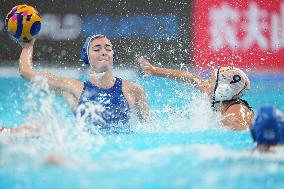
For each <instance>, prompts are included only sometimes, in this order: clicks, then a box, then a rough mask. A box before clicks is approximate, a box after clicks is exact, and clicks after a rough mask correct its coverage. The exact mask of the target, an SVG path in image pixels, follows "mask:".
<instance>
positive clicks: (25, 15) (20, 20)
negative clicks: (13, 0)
mask: <svg viewBox="0 0 284 189" xmlns="http://www.w3.org/2000/svg"><path fill="white" fill-rule="evenodd" d="M41 22H42V19H41V17H40V14H39V12H38V11H37V10H36V9H35V8H33V7H32V6H28V5H17V6H15V7H13V9H12V10H11V11H10V12H9V13H8V14H7V16H6V19H5V28H6V31H7V32H8V33H9V35H10V36H11V37H12V38H13V39H14V40H17V41H23V42H28V41H30V40H32V39H33V38H36V37H37V36H38V34H39V32H40V29H41Z"/></svg>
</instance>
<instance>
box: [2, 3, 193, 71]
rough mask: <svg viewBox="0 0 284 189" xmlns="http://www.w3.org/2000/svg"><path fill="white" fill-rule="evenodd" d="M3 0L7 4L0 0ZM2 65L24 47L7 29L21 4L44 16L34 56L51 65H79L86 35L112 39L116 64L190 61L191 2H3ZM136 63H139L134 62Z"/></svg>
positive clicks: (16, 55)
mask: <svg viewBox="0 0 284 189" xmlns="http://www.w3.org/2000/svg"><path fill="white" fill-rule="evenodd" d="M2 2H3V3H2ZM2 2H1V9H0V14H1V20H0V39H1V40H0V41H1V45H0V64H1V65H2V66H3V64H4V66H7V65H6V63H4V62H6V61H7V60H9V61H15V60H17V59H18V57H19V55H20V50H21V49H20V47H19V46H18V45H17V44H16V43H15V42H14V41H12V40H11V39H10V38H9V37H8V35H7V33H6V32H5V31H4V20H5V16H6V14H7V13H8V12H9V11H10V10H11V9H12V7H13V6H15V5H17V4H28V5H31V6H33V7H35V8H36V9H37V10H38V11H39V12H40V14H41V16H42V18H43V26H42V31H41V35H40V37H39V39H38V41H37V43H36V48H35V52H34V54H35V56H34V59H35V60H40V61H41V62H43V64H52V65H55V66H57V65H80V64H81V63H80V61H79V59H80V57H79V55H80V50H81V47H82V45H83V43H84V40H85V39H86V37H88V36H90V35H93V34H103V35H106V36H108V37H109V38H110V40H111V41H112V43H113V45H114V50H115V53H116V55H117V57H118V58H117V62H116V64H118V65H123V66H124V65H127V66H131V65H133V63H136V62H137V58H138V57H140V56H142V55H144V56H146V57H148V58H151V59H152V60H154V61H155V63H157V64H179V63H188V62H189V57H190V52H189V42H190V33H191V31H190V25H189V24H190V23H191V21H190V19H191V18H190V17H191V12H192V10H191V8H192V6H191V4H192V3H191V2H190V1H188V0H180V1H175V0H170V1H169V0H155V1H149V0H139V1H134V0H124V1H121V0H83V1H82V0H73V1H67V0H48V1H47V0H30V1H10V0H9V1H5V0H4V1H2ZM136 64H137V63H136Z"/></svg>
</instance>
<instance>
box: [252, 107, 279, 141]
mask: <svg viewBox="0 0 284 189" xmlns="http://www.w3.org/2000/svg"><path fill="white" fill-rule="evenodd" d="M251 134H252V137H253V140H254V141H255V142H256V143H257V144H270V145H276V144H284V114H283V112H282V111H281V110H279V109H278V108H276V107H275V106H271V105H265V106H262V107H261V108H260V109H259V110H258V112H257V116H256V119H255V121H254V124H253V126H252V128H251Z"/></svg>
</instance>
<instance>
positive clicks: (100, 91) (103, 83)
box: [19, 35, 150, 129]
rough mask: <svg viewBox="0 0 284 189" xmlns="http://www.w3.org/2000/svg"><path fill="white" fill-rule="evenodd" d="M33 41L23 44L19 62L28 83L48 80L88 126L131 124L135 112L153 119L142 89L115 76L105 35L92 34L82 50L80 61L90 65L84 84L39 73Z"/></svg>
mask: <svg viewBox="0 0 284 189" xmlns="http://www.w3.org/2000/svg"><path fill="white" fill-rule="evenodd" d="M34 42H35V40H32V41H30V42H28V43H22V44H21V45H22V46H23V50H22V53H21V55H20V59H19V72H20V74H21V76H22V77H23V78H25V79H26V80H28V81H31V80H33V79H34V78H36V77H40V78H44V79H46V80H47V82H48V84H49V87H50V89H53V90H55V91H56V94H59V95H61V96H62V97H63V98H64V99H65V100H66V101H67V103H68V104H69V105H70V107H71V109H72V110H73V112H74V113H76V115H77V116H79V117H80V116H82V117H84V118H86V120H87V121H88V124H89V123H90V124H91V125H96V126H99V128H100V129H112V127H116V126H118V125H121V126H124V125H128V123H129V119H130V115H131V114H130V113H131V112H132V111H134V113H136V114H137V116H138V118H140V120H141V121H146V122H147V121H149V120H150V115H149V108H148V104H147V99H146V95H145V93H144V91H143V89H142V88H141V87H140V86H138V85H136V84H133V83H131V82H128V81H126V80H123V79H120V78H117V77H115V76H114V73H113V69H112V67H113V49H112V44H111V42H110V40H109V39H108V38H107V37H106V36H104V35H93V36H91V37H89V38H87V40H86V42H85V44H84V46H83V48H82V51H81V59H82V60H83V61H84V63H85V64H88V65H89V80H88V81H86V82H84V83H83V82H81V81H79V80H76V79H72V78H63V77H59V76H56V75H54V74H51V73H48V72H40V71H36V70H35V69H34V67H33V61H32V57H33V46H34ZM92 105H94V106H97V105H99V109H98V108H97V109H96V108H92V107H91V106H92ZM90 111H94V112H90ZM93 114H95V116H93Z"/></svg>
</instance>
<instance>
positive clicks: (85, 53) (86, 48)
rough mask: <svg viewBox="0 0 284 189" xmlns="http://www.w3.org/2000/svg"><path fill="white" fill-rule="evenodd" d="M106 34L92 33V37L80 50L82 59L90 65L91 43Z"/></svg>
mask: <svg viewBox="0 0 284 189" xmlns="http://www.w3.org/2000/svg"><path fill="white" fill-rule="evenodd" d="M104 37H106V36H104V35H101V34H96V35H92V36H90V37H88V38H87V39H86V41H85V43H84V45H83V48H82V49H81V52H80V57H81V60H82V61H83V62H84V63H85V64H87V65H89V64H90V59H89V47H90V43H91V42H92V41H93V40H94V39H95V38H104Z"/></svg>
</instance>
